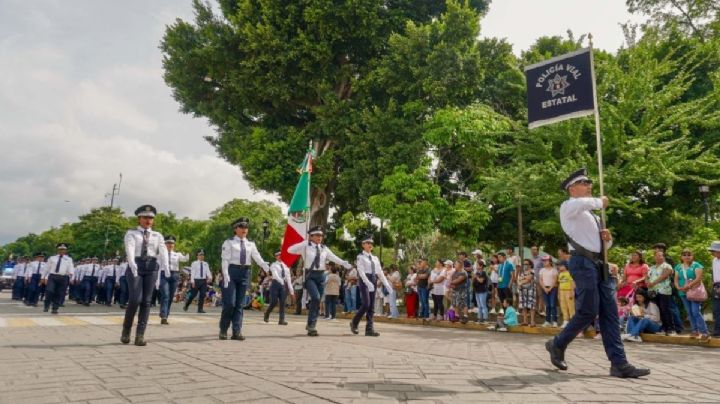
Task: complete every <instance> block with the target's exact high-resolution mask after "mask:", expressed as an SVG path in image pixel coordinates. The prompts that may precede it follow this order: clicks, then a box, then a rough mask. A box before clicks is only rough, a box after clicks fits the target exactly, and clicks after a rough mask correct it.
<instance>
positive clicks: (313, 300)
mask: <svg viewBox="0 0 720 404" xmlns="http://www.w3.org/2000/svg"><path fill="white" fill-rule="evenodd" d="M308 235H309V236H310V240H309V241H302V242H299V243H297V244H295V245H292V246H290V247H289V248H288V252H289V253H290V254H296V255H300V256H302V258H303V265H304V272H305V290H306V291H307V295H308V296H309V298H310V300H309V302H308V319H307V327H306V328H307V335H308V336H311V337H317V336H318V332H317V328H316V324H317V318H318V316H319V315H320V297H321V296H322V295H323V289H324V287H323V284H324V283H325V264H326V263H327V261H332V262H334V263H336V264H338V265H342V266H343V267H344V268H345V269H350V268H352V265H350V263H348V262H347V261H345V260H343V259H341V258H340V257H338V256H337V255H335V254H333V252H332V251H330V249H329V248H328V247H327V246H325V245H323V244H322V241H323V236H324V232H323V228H322V226H315V227H312V228H311V229H310V231H309V232H308Z"/></svg>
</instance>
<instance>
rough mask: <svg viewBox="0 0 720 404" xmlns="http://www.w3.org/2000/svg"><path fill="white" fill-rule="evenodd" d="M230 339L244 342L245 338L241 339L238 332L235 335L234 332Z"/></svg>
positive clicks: (241, 336)
mask: <svg viewBox="0 0 720 404" xmlns="http://www.w3.org/2000/svg"><path fill="white" fill-rule="evenodd" d="M230 339H234V340H236V341H245V337H243V335H242V334H240V333H239V332H237V333H235V332H234V333H233V335H232V337H230Z"/></svg>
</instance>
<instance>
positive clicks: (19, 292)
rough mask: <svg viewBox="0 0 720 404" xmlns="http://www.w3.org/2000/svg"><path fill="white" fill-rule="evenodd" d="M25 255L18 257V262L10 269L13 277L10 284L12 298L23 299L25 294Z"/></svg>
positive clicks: (26, 260) (26, 259)
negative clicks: (11, 284)
mask: <svg viewBox="0 0 720 404" xmlns="http://www.w3.org/2000/svg"><path fill="white" fill-rule="evenodd" d="M27 262H28V258H27V257H19V259H18V263H17V264H15V267H14V268H13V271H12V277H13V278H14V279H15V281H14V282H13V286H12V300H23V296H25V269H27Z"/></svg>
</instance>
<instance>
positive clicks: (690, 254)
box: [682, 253, 693, 257]
mask: <svg viewBox="0 0 720 404" xmlns="http://www.w3.org/2000/svg"><path fill="white" fill-rule="evenodd" d="M682 256H683V257H692V256H693V255H692V253H682Z"/></svg>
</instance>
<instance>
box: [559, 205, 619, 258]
mask: <svg viewBox="0 0 720 404" xmlns="http://www.w3.org/2000/svg"><path fill="white" fill-rule="evenodd" d="M598 209H602V199H600V198H570V199H568V200H567V201H565V202H563V203H562V205H560V225H561V226H562V229H563V231H565V233H567V234H568V235H569V236H570V237H571V238H572V239H573V240H575V242H576V243H578V244H580V245H581V246H582V247H583V248H585V249H586V250H588V251H591V252H594V253H600V252H602V251H600V250H601V247H600V227H599V223H600V221H599V219H598V217H597V216H595V214H594V213H592V211H593V210H598ZM611 244H612V243H611V242H608V243H607V245H608V247H609V246H610V245H611ZM568 248H569V249H570V250H574V248H573V247H572V246H571V245H568Z"/></svg>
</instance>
